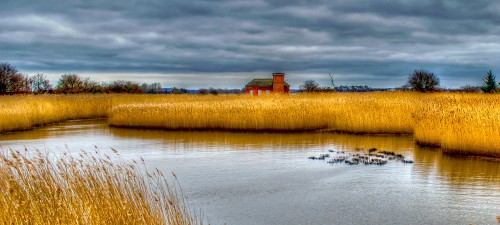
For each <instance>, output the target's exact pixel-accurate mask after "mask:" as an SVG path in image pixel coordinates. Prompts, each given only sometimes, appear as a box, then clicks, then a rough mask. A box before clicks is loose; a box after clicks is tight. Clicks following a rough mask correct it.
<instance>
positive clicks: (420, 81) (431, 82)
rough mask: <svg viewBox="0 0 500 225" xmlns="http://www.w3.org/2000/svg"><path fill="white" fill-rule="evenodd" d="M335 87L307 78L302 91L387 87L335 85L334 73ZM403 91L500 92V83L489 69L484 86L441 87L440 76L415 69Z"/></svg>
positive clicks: (357, 90)
mask: <svg viewBox="0 0 500 225" xmlns="http://www.w3.org/2000/svg"><path fill="white" fill-rule="evenodd" d="M328 75H329V76H330V80H331V83H332V86H333V87H320V86H319V84H318V83H317V82H316V81H314V80H306V81H304V83H303V84H302V85H301V86H300V92H368V91H381V90H386V89H376V88H371V87H368V86H366V85H364V86H335V83H334V80H333V75H332V74H331V73H329V74H328ZM397 90H402V91H405V90H406V91H417V92H435V91H459V92H483V93H500V83H496V81H495V75H493V72H491V70H490V71H488V72H487V73H486V76H485V77H484V78H483V85H482V86H472V85H465V86H462V87H461V88H460V89H447V90H444V89H441V88H439V77H438V76H437V75H435V74H434V73H432V72H429V71H427V70H423V69H420V70H415V71H413V73H411V74H410V75H409V76H408V81H407V83H406V84H404V85H403V86H402V87H401V88H397Z"/></svg>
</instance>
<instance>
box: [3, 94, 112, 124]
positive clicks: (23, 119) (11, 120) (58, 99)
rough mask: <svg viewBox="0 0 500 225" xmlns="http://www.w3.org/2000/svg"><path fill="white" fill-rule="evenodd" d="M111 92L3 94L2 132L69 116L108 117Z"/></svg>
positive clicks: (70, 117)
mask: <svg viewBox="0 0 500 225" xmlns="http://www.w3.org/2000/svg"><path fill="white" fill-rule="evenodd" d="M110 109H111V96H108V95H14V96H0V133H2V132H8V131H18V130H27V129H31V128H32V127H34V126H39V125H44V124H48V123H54V122H60V121H64V120H69V119H89V118H103V117H107V115H108V112H109V110H110Z"/></svg>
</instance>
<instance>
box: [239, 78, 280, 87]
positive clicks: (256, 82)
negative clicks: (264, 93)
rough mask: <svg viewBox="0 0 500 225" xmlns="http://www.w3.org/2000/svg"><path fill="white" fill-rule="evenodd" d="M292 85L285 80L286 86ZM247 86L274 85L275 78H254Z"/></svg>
mask: <svg viewBox="0 0 500 225" xmlns="http://www.w3.org/2000/svg"><path fill="white" fill-rule="evenodd" d="M288 86H290V85H289V84H288V83H287V82H285V87H288ZM246 87H273V79H253V80H252V81H250V82H249V83H248V84H247V85H246Z"/></svg>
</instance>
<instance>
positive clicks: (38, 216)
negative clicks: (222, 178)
mask: <svg viewBox="0 0 500 225" xmlns="http://www.w3.org/2000/svg"><path fill="white" fill-rule="evenodd" d="M139 166H141V165H140V163H129V162H125V161H123V160H120V159H117V160H114V159H113V160H111V158H110V157H108V156H106V155H100V154H99V153H96V154H89V153H85V152H82V153H81V154H80V156H79V157H77V156H71V155H70V154H68V153H64V154H62V155H61V156H58V158H57V159H51V158H50V157H49V156H48V154H46V153H41V152H39V151H36V152H35V154H29V153H28V152H27V153H21V152H19V151H12V150H11V151H9V152H2V153H1V154H0V221H2V222H3V223H5V224H201V221H200V220H199V219H197V218H196V216H193V215H194V214H193V213H192V212H190V211H189V210H188V208H187V207H186V202H185V200H184V198H183V194H182V192H178V191H177V190H178V187H176V186H172V185H170V184H169V183H167V181H166V179H165V177H164V176H163V174H162V173H161V172H160V171H158V170H157V171H156V172H154V173H148V172H147V171H145V170H142V169H140V168H139Z"/></svg>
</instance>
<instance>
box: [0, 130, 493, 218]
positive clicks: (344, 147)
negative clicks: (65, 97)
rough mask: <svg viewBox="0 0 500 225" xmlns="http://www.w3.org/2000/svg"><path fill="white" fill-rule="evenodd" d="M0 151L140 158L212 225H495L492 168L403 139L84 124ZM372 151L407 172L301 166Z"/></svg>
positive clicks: (24, 138) (13, 141) (31, 136)
mask: <svg viewBox="0 0 500 225" xmlns="http://www.w3.org/2000/svg"><path fill="white" fill-rule="evenodd" d="M0 146H1V148H2V149H3V150H6V149H9V148H13V149H20V148H28V149H33V148H38V149H42V150H49V151H51V152H53V153H54V154H58V152H61V151H80V150H92V149H94V148H95V146H97V147H98V148H99V149H100V150H103V151H107V150H109V149H110V148H111V147H112V148H115V149H117V150H118V151H119V153H120V155H121V156H122V157H123V158H126V159H138V158H139V156H141V157H143V158H144V159H145V160H146V164H147V166H148V167H157V168H159V169H160V170H162V171H163V172H168V173H170V172H175V173H176V175H177V177H178V178H179V181H180V184H181V185H182V187H183V189H184V191H185V193H186V195H187V196H188V200H189V202H190V203H191V205H192V206H193V207H194V208H198V209H200V208H201V209H202V210H203V212H204V215H205V217H206V219H207V221H208V222H210V223H211V224H224V223H227V224H236V225H246V224H249V225H257V224H265V225H272V224H497V221H496V218H495V217H496V216H497V215H499V216H500V162H495V161H486V160H482V159H476V158H464V157H456V156H449V155H444V154H443V153H442V152H441V151H440V150H438V149H430V148H422V147H419V146H416V145H415V144H414V142H413V138H412V136H368V135H347V134H333V133H242V132H239V133H233V132H184V131H183V132H174V131H162V130H140V129H124V128H112V127H108V126H107V124H106V121H104V120H99V121H95V120H86V121H69V122H64V123H59V124H55V125H50V126H46V127H41V128H36V129H33V130H30V131H25V132H18V133H10V134H5V135H0ZM372 147H374V148H378V149H381V150H387V151H394V152H396V153H400V154H402V155H404V156H405V157H406V158H410V159H412V160H414V161H415V163H414V164H402V163H398V162H389V163H388V164H386V165H384V166H375V165H369V166H366V165H357V166H349V165H346V164H328V163H326V161H321V160H309V159H307V157H308V156H311V155H319V154H322V153H328V150H329V149H331V150H335V151H347V152H355V151H354V149H355V148H366V149H368V148H372Z"/></svg>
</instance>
